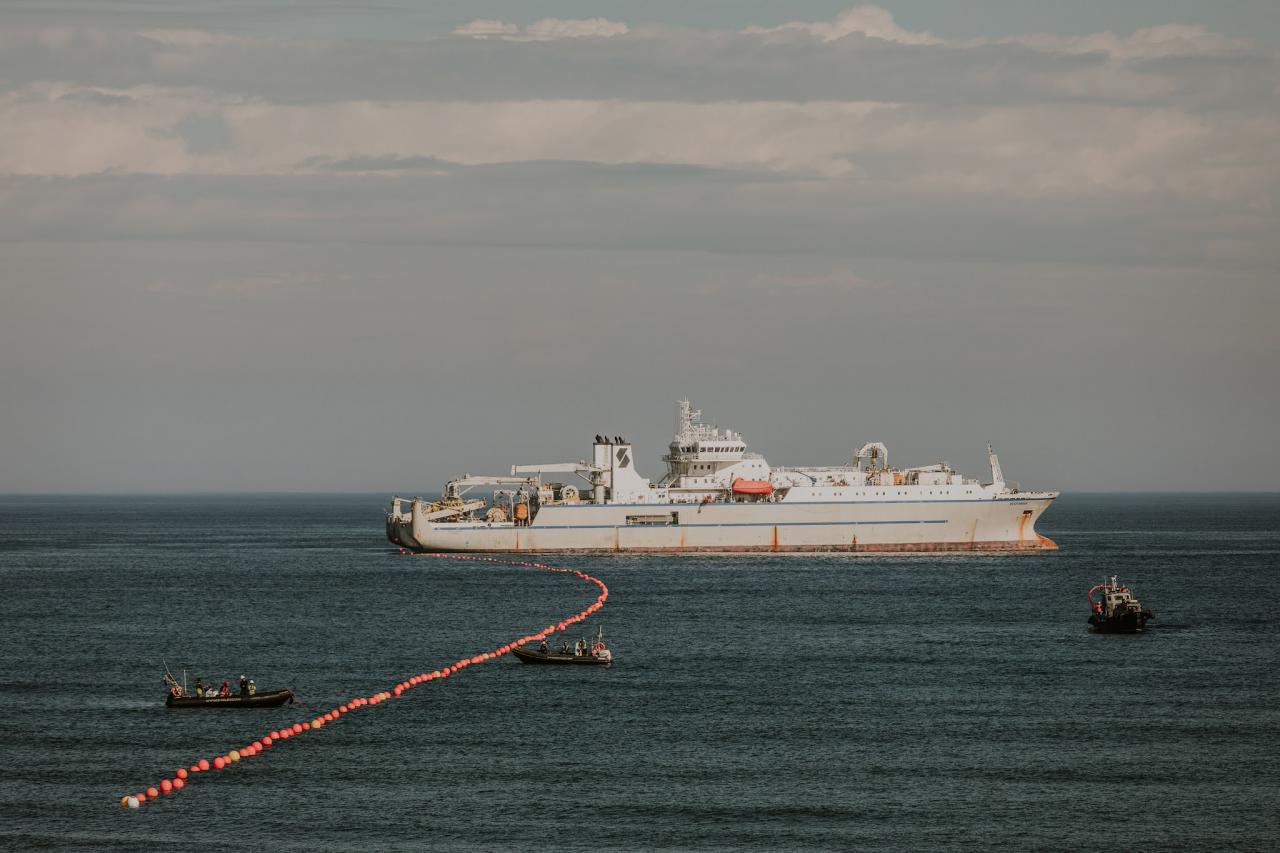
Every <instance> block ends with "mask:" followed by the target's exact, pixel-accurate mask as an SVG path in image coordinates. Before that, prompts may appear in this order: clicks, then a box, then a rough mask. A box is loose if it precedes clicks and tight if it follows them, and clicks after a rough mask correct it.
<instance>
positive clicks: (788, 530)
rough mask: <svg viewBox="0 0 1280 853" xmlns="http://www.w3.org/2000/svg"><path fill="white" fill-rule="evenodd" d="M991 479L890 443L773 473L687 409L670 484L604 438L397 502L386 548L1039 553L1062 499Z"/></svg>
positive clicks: (995, 473)
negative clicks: (898, 462) (914, 460)
mask: <svg viewBox="0 0 1280 853" xmlns="http://www.w3.org/2000/svg"><path fill="white" fill-rule="evenodd" d="M987 450H988V457H989V460H990V465H991V481H990V482H986V483H983V482H980V481H978V480H976V479H972V478H967V477H964V476H962V475H961V474H959V473H957V472H956V471H954V470H953V469H952V468H951V467H950V466H949V465H948V464H947V463H945V462H941V463H937V464H933V465H924V466H920V467H915V468H893V467H890V465H889V451H888V448H887V447H886V446H885V445H884V444H883V443H882V442H870V443H868V444H865V445H863V446H862V447H861V448H860V449H859V450H858V451H857V452H856V453H854V454H853V457H852V460H851V462H850V463H849V464H846V465H838V466H833V467H804V468H779V467H772V466H770V465H769V463H768V462H767V461H766V460H765V458H764V457H763V456H761V455H760V454H758V453H752V452H750V451H748V450H747V444H746V442H745V441H744V440H743V438H742V436H741V434H739V433H737V432H734V431H732V430H728V429H721V428H719V427H717V426H713V425H710V424H706V423H703V421H702V413H701V412H700V411H696V410H695V409H694V408H693V406H692V404H691V403H690V402H689V401H688V400H681V401H680V402H679V403H677V405H676V430H675V434H674V436H673V437H672V439H671V443H670V445H669V447H668V452H667V454H666V455H665V456H663V457H662V458H663V461H664V462H665V463H666V466H667V471H666V473H665V474H664V475H663V476H662V477H661V479H659V480H658V481H657V482H652V481H651V480H649V479H647V478H645V477H643V476H641V475H640V474H639V473H638V472H637V471H636V467H635V454H634V451H633V448H632V446H631V443H630V442H628V441H625V440H624V439H623V438H622V437H621V436H613V437H610V436H606V435H597V436H596V437H595V442H594V444H593V446H592V456H591V459H590V461H586V460H583V461H579V462H560V463H550V464H541V465H514V466H512V467H511V470H510V474H509V475H506V476H478V477H473V476H471V475H469V474H468V475H464V476H462V477H459V478H457V479H454V480H450V481H449V482H448V483H446V484H445V488H444V491H443V494H442V497H441V498H440V500H436V501H429V500H423V499H421V498H414V499H412V500H406V499H403V498H399V497H395V498H392V500H391V509H390V512H389V513H388V515H387V536H388V538H389V539H390V540H391V541H392V542H394V543H395V544H397V545H400V546H401V547H403V548H407V549H411V550H417V551H489V552H543V553H547V552H619V551H622V552H634V551H640V552H643V551H673V552H679V551H779V552H781V551H792V552H794V551H800V552H817V551H979V550H981V551H992V550H998V551H1037V550H1051V549H1054V548H1056V547H1057V546H1056V545H1055V544H1054V543H1053V542H1052V541H1051V540H1049V539H1048V538H1046V537H1044V536H1041V535H1039V534H1038V533H1036V530H1035V522H1036V519H1038V518H1039V517H1040V515H1041V513H1043V512H1044V511H1045V509H1047V508H1048V506H1049V504H1050V503H1052V501H1053V499H1054V498H1056V497H1057V496H1058V493H1057V492H1027V491H1022V490H1021V489H1020V488H1019V487H1018V486H1016V485H1012V484H1008V483H1006V482H1005V480H1004V476H1003V473H1002V472H1001V469H1000V462H999V460H998V459H997V457H996V454H995V452H994V451H993V450H992V449H991V448H990V446H988V448H987Z"/></svg>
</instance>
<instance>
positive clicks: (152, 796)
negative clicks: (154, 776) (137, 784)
mask: <svg viewBox="0 0 1280 853" xmlns="http://www.w3.org/2000/svg"><path fill="white" fill-rule="evenodd" d="M158 796H160V792H159V791H157V790H156V789H155V786H154V785H152V786H151V787H150V788H148V789H147V799H149V800H154V799H155V798H156V797H158Z"/></svg>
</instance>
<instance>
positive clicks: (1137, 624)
mask: <svg viewBox="0 0 1280 853" xmlns="http://www.w3.org/2000/svg"><path fill="white" fill-rule="evenodd" d="M1098 591H1101V596H1100V597H1099V599H1098V600H1096V601H1095V600H1094V598H1093V594H1094V593H1095V592H1098ZM1088 598H1089V608H1090V609H1091V610H1092V611H1093V612H1092V613H1091V614H1090V615H1089V630H1090V631H1094V632H1096V633H1099V634H1141V633H1142V632H1143V630H1144V628H1145V627H1146V624H1147V622H1148V621H1149V620H1151V619H1154V618H1155V616H1154V615H1152V613H1151V611H1150V610H1147V609H1145V608H1143V606H1142V602H1140V601H1138V599H1136V598H1134V597H1133V592H1132V591H1130V589H1129V587H1127V586H1121V585H1120V584H1119V582H1117V580H1116V576H1115V575H1112V576H1111V578H1110V579H1109V580H1106V581H1103V582H1102V583H1100V584H1098V585H1097V586H1094V587H1093V588H1091V589H1090V590H1089V592H1088Z"/></svg>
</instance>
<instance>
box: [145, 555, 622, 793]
mask: <svg viewBox="0 0 1280 853" xmlns="http://www.w3.org/2000/svg"><path fill="white" fill-rule="evenodd" d="M401 553H402V554H403V553H404V552H403V551H401ZM415 556H419V557H435V558H437V559H443V560H466V561H472V562H478V563H494V564H496V565H502V566H516V567H519V568H527V569H537V570H540V571H546V572H555V573H557V574H572V575H576V576H577V577H579V578H581V579H582V580H584V581H588V582H590V583H593V584H595V585H596V586H598V587H599V588H600V594H599V595H597V596H596V600H595V601H594V602H593V603H592V604H591V605H590V606H588V607H587V608H586V609H584V610H580V611H579V612H577V613H575V614H573V615H572V616H569V617H568V618H566V619H562V620H561V621H559V622H555V623H553V624H550V625H548V626H547V627H545V628H542V629H540V630H538V631H537V632H536V633H532V634H526V635H524V636H523V637H520V638H519V639H516V640H512V641H511V642H508V643H504V644H503V645H501V646H498V647H497V648H496V649H493V650H491V651H487V652H481V653H480V654H477V655H472V656H470V657H465V658H459V659H458V660H456V661H454V662H453V663H451V664H449V665H447V666H443V667H441V668H440V669H433V670H431V671H430V672H421V673H418V674H417V675H412V676H410V677H409V678H406V679H405V680H404V681H401V682H399V683H397V684H396V685H395V686H394V687H392V688H391V689H390V690H381V691H379V692H377V693H374V694H373V695H372V696H367V697H366V696H358V697H356V698H354V699H350V700H348V701H347V702H345V703H343V704H341V705H339V706H338V707H336V708H334V709H332V710H329V711H326V712H324V713H323V714H320V715H319V716H317V717H314V718H312V719H311V720H306V721H302V722H297V723H294V724H293V725H291V726H285V727H283V728H280V729H276V730H274V731H271V732H268V733H267V734H265V735H263V736H262V737H261V738H259V739H258V740H255V741H252V742H251V743H249V744H248V745H247V746H242V747H240V748H239V749H232V750H229V751H228V752H227V753H226V754H225V755H218V756H215V757H214V758H213V759H212V760H210V759H208V758H201V759H199V760H198V761H196V762H195V763H193V764H192V765H191V766H190V768H181V767H180V768H178V770H177V772H176V773H174V775H173V778H171V779H170V778H166V779H163V780H161V781H160V783H159V784H158V785H153V786H151V787H149V788H147V789H146V790H145V791H144V792H142V793H138V794H126V795H124V796H123V797H121V798H120V805H121V807H123V808H129V809H136V808H138V807H139V806H142V805H144V804H146V803H148V802H150V801H152V800H157V799H159V798H160V796H161V793H162V792H163V794H165V795H170V794H173V793H176V792H178V791H181V790H183V788H184V787H186V784H187V782H188V781H194V780H195V779H196V778H198V776H199V774H201V773H207V772H209V771H210V770H225V769H227V768H230V767H232V766H234V765H235V764H236V763H237V762H239V761H241V760H242V759H245V758H252V757H253V756H255V755H258V754H259V753H261V752H263V751H264V750H266V749H269V748H270V747H271V746H272V745H273V744H277V743H282V742H284V741H286V740H289V739H290V738H294V737H297V736H298V735H300V734H303V733H304V732H309V731H316V730H318V729H322V728H324V726H325V725H327V724H328V723H332V722H336V721H337V720H339V719H341V718H342V717H343V716H345V715H347V714H349V713H351V712H352V711H356V710H358V709H360V708H368V707H373V706H374V705H380V704H381V703H383V702H386V701H387V700H388V699H398V698H399V697H401V696H403V695H404V694H405V692H407V691H408V690H411V689H412V688H414V687H417V686H418V685H420V684H426V683H427V682H430V681H437V680H439V679H441V678H448V677H449V676H451V675H455V674H457V673H459V672H461V671H462V670H463V669H465V668H467V667H468V666H473V665H475V664H480V663H486V662H488V661H491V660H496V659H498V658H500V657H502V656H503V655H505V654H508V653H510V651H511V650H512V649H514V648H518V647H519V646H523V645H527V644H528V643H536V642H540V641H542V640H545V639H547V638H548V637H550V636H551V635H552V634H555V633H557V632H559V631H564V630H566V629H568V628H569V626H571V625H574V624H577V623H578V622H582V621H583V620H585V619H587V618H588V617H589V616H591V614H592V613H595V612H596V611H597V610H599V609H600V608H601V607H604V603H605V601H606V600H607V599H608V598H609V588H608V587H607V586H605V584H604V581H602V580H600V579H599V578H596V577H592V576H591V575H589V574H587V573H585V572H581V571H578V570H577V569H565V568H558V567H556V566H547V565H544V564H542V563H531V562H527V561H522V560H502V559H499V558H497V557H481V556H472V555H464V554H417V555H415Z"/></svg>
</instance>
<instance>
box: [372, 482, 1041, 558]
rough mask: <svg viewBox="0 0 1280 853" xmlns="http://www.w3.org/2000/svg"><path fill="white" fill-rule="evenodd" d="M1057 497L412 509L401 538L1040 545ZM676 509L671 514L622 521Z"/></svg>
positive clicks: (434, 544)
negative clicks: (504, 519)
mask: <svg viewBox="0 0 1280 853" xmlns="http://www.w3.org/2000/svg"><path fill="white" fill-rule="evenodd" d="M1055 497H1057V494H1056V493H1053V492H1028V493H1012V494H1011V493H1008V492H1002V493H1000V494H999V496H993V497H985V496H984V497H980V498H969V499H945V498H943V499H933V500H909V499H899V500H879V501H877V500H871V499H867V500H854V501H768V502H759V503H723V502H715V503H707V504H690V503H679V504H664V503H655V504H606V505H603V506H597V505H592V504H576V505H548V506H544V507H542V508H541V509H540V510H539V512H538V514H537V517H536V519H535V520H534V522H533V523H532V524H530V525H527V526H515V525H513V524H511V523H509V522H508V523H493V524H490V523H486V522H457V521H454V522H447V523H438V522H434V521H428V520H426V519H423V518H421V517H420V514H419V513H418V512H413V513H411V516H412V517H411V518H410V519H406V520H405V522H403V523H402V524H403V527H402V531H403V534H402V535H401V536H400V537H398V538H399V541H398V542H397V544H400V545H402V546H403V547H406V548H409V549H410V550H416V551H431V552H435V551H479V552H491V553H492V552H497V553H582V552H596V553H619V552H622V553H627V552H639V553H644V552H673V553H679V552H740V551H757V552H779V553H781V552H811V553H816V552H831V551H844V552H892V551H910V552H931V551H1046V550H1054V549H1056V548H1057V545H1056V544H1054V542H1053V541H1052V540H1050V539H1048V538H1047V537H1044V536H1041V535H1039V534H1038V533H1037V532H1036V530H1035V522H1036V520H1037V519H1038V518H1039V517H1040V515H1041V513H1043V512H1044V511H1045V510H1046V509H1047V508H1048V507H1049V505H1050V504H1051V503H1052V502H1053V499H1054V498H1055ZM672 513H674V514H676V520H675V523H667V524H635V523H633V522H629V521H628V516H636V515H642V516H664V515H665V516H668V517H669V516H670V515H671V514H672ZM406 528H407V529H406ZM393 541H396V539H395V538H393ZM410 543H412V544H410Z"/></svg>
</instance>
